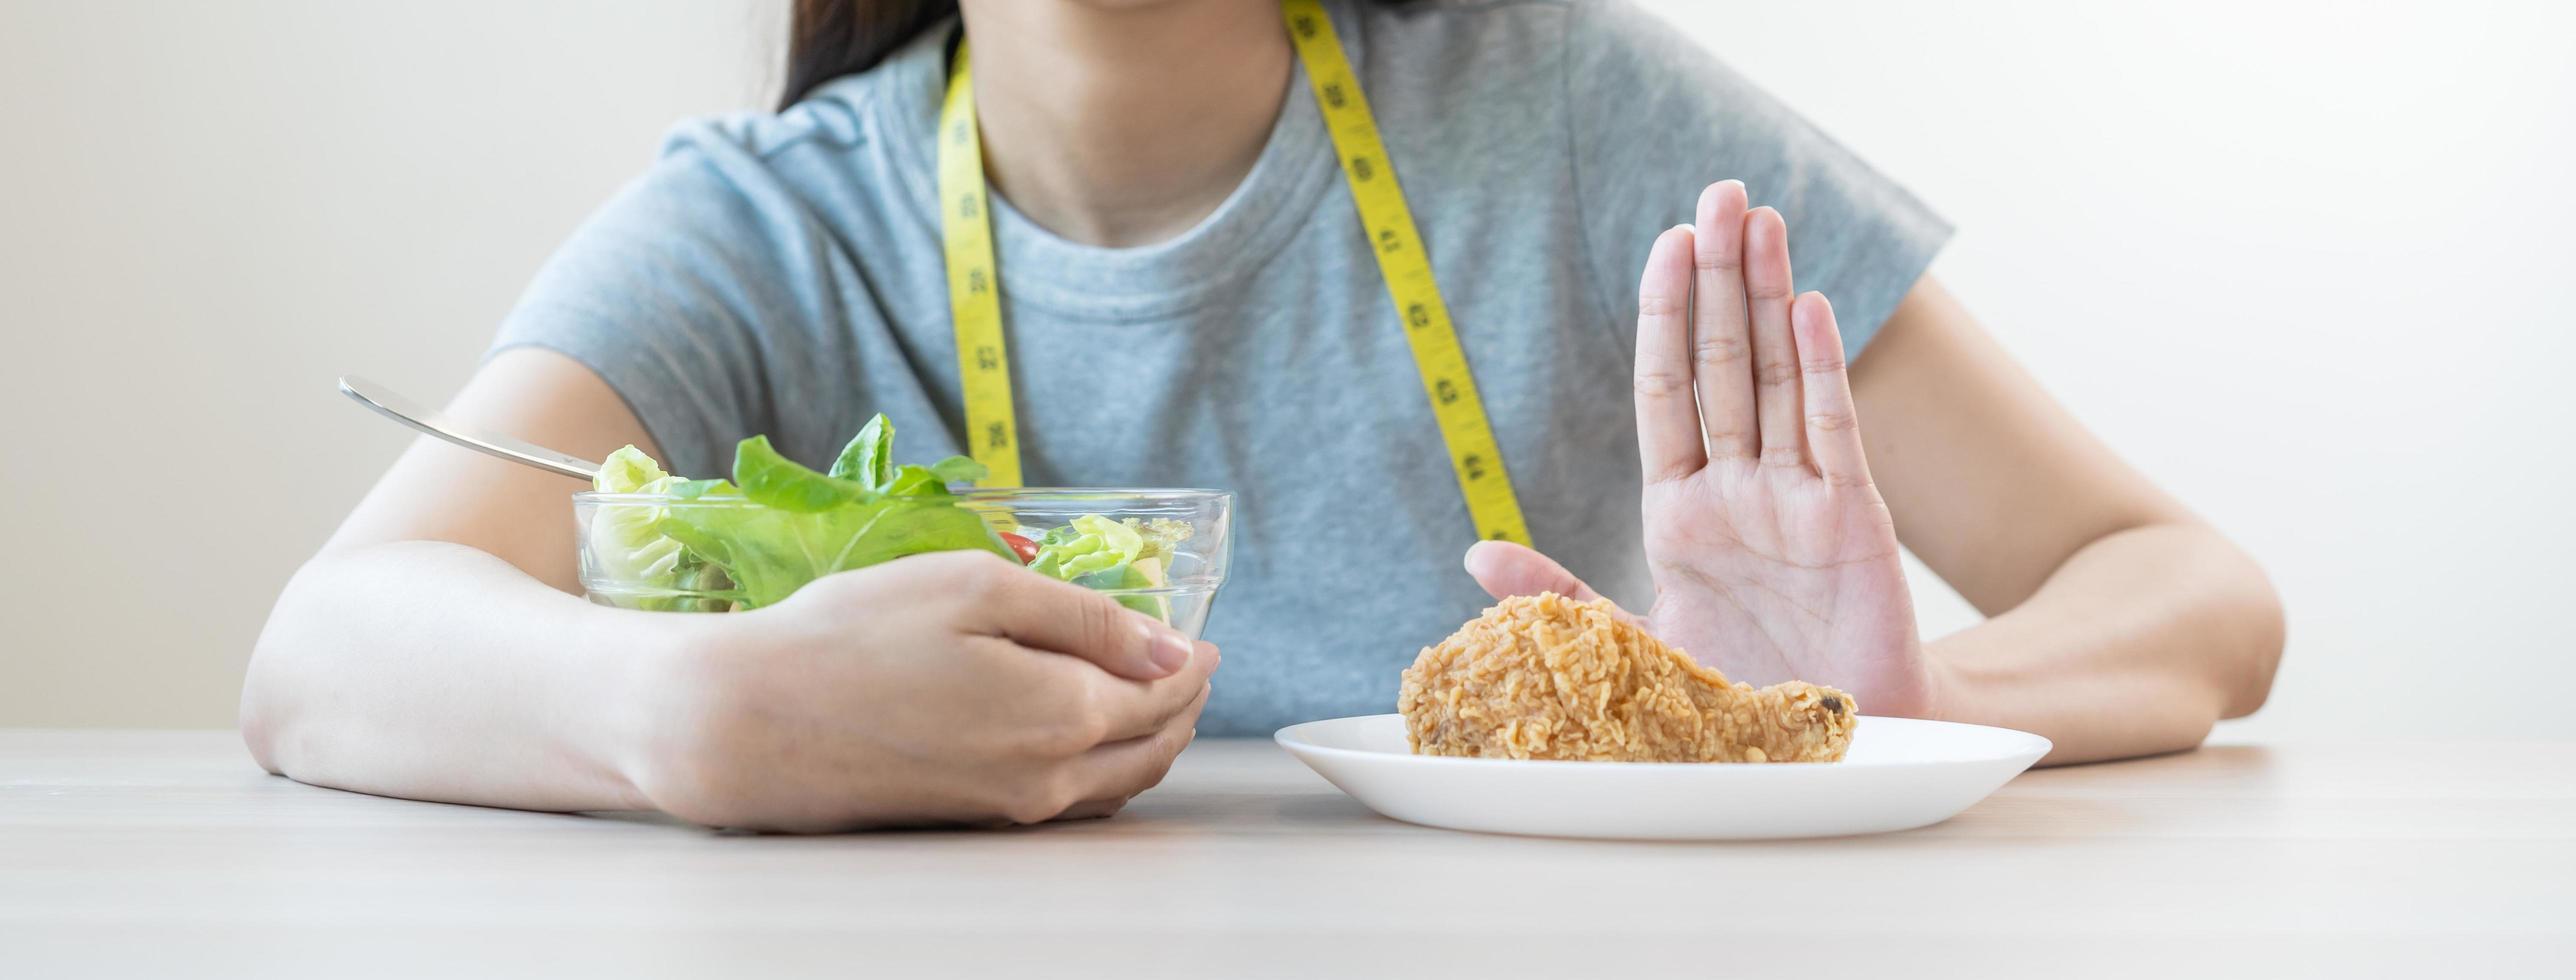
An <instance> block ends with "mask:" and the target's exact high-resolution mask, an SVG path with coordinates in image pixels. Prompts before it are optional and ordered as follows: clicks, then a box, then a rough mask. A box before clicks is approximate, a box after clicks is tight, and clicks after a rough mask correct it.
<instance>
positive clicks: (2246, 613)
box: [2209, 545, 2289, 718]
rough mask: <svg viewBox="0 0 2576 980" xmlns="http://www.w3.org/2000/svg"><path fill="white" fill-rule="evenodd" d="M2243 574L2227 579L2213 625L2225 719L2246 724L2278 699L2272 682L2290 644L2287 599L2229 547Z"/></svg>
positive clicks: (2221, 714)
mask: <svg viewBox="0 0 2576 980" xmlns="http://www.w3.org/2000/svg"><path fill="white" fill-rule="evenodd" d="M2227 548H2228V551H2229V553H2230V554H2231V556H2232V557H2233V558H2234V559H2235V562H2234V564H2235V565H2236V566H2237V569H2238V571H2237V573H2236V574H2234V575H2231V576H2227V577H2226V578H2225V579H2224V580H2223V581H2224V582H2225V585H2224V587H2222V588H2221V589H2220V590H2219V592H2218V594H2217V595H2216V596H2215V597H2213V599H2212V603H2213V605H2214V606H2215V608H2213V609H2211V610H2210V620H2209V621H2210V622H2211V623H2212V624H2213V625H2214V627H2215V629H2216V632H2217V634H2218V635H2216V636H2215V637H2213V639H2214V640H2215V641H2216V643H2215V644H2214V646H2215V648H2216V649H2217V650H2218V651H2220V660H2219V663H2218V667H2219V669H2218V671H2217V676H2216V677H2215V678H2214V680H2215V681H2216V682H2217V689H2218V694H2219V705H2220V710H2219V717H2220V718H2243V717H2245V716H2247V715H2250V714H2253V713H2254V712H2255V711H2257V710H2259V709H2261V708H2262V707H2263V703H2264V702H2265V701H2266V700H2269V699H2270V698H2271V696H2272V678H2273V676H2274V675H2275V674H2276V673H2278V672H2279V671H2280V668H2281V651H2282V649H2283V647H2284V645H2285V644H2286V643H2287V642H2288V634H2289V625H2288V618H2287V615H2286V614H2285V613H2284V612H2283V610H2282V608H2281V594H2280V592H2279V591H2277V590H2275V589H2274V588H2273V587H2272V580H2271V578H2270V577H2269V576H2266V575H2264V574H2263V569H2262V567H2261V566H2259V565H2256V564H2255V563H2254V559H2253V558H2252V557H2250V556H2247V555H2246V554H2245V553H2244V552H2242V551H2238V550H2237V549H2236V548H2235V546H2234V545H2227Z"/></svg>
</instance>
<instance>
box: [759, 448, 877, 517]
mask: <svg viewBox="0 0 2576 980" xmlns="http://www.w3.org/2000/svg"><path fill="white" fill-rule="evenodd" d="M733 482H734V483H735V484H737V485H739V486H741V487H742V495H743V496H745V497H749V498H751V502H752V503H755V504H759V505H761V506H763V507H775V508H778V509H779V510H786V511H795V512H797V513H806V514H810V513H814V512H817V511H825V510H830V509H832V508H835V507H840V506H843V505H846V504H853V503H858V502H860V501H862V500H865V499H867V498H868V497H869V496H872V493H871V491H870V490H869V489H868V487H867V486H865V485H864V484H860V483H857V482H854V481H850V480H844V479H840V478H838V477H832V476H826V475H824V474H821V473H816V472H814V471H813V470H809V469H806V468H805V466H804V464H802V463H798V462H797V461H795V460H792V459H789V458H787V457H785V456H782V455H780V454H779V452H778V450H777V449H776V448H774V447H772V446H770V444H769V437H768V436H753V437H751V438H749V439H745V440H743V441H742V444H741V445H739V446H736V447H734V453H733Z"/></svg>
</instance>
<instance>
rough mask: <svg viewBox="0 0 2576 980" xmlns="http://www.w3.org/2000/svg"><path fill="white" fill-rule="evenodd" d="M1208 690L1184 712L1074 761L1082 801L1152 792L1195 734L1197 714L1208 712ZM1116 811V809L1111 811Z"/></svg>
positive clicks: (1199, 693)
mask: <svg viewBox="0 0 2576 980" xmlns="http://www.w3.org/2000/svg"><path fill="white" fill-rule="evenodd" d="M1207 694H1208V692H1207V688H1206V686H1204V685H1202V686H1201V687H1200V688H1199V692H1198V696H1197V697H1196V698H1193V699H1192V700H1191V701H1190V702H1189V703H1188V704H1186V705H1184V706H1183V710H1181V711H1179V712H1176V713H1174V714H1173V715H1172V716H1171V717H1170V718H1167V719H1164V722H1163V724H1162V725H1160V726H1157V727H1155V728H1153V729H1151V730H1149V731H1147V732H1145V733H1143V734H1141V735H1139V736H1137V737H1135V738H1129V739H1124V740H1121V741H1116V742H1110V743H1108V744H1105V745H1102V746H1100V747H1098V748H1095V749H1092V750H1091V751H1089V752H1085V753H1083V754H1082V756H1081V757H1080V758H1077V759H1075V760H1073V762H1072V763H1071V765H1072V767H1073V773H1074V779H1075V781H1076V783H1077V784H1079V785H1080V786H1081V787H1082V792H1081V793H1080V794H1079V795H1080V798H1082V799H1085V800H1102V799H1119V800H1124V799H1125V798H1127V797H1131V796H1134V795H1136V794H1138V793H1142V792H1144V791H1146V790H1148V789H1152V788H1153V787H1154V784H1155V783H1159V782H1162V781H1163V775H1164V773H1166V772H1169V771H1170V770H1171V768H1172V759H1173V758H1174V757H1176V756H1179V755H1180V754H1181V750H1182V749H1185V748H1188V747H1189V744H1190V740H1191V739H1192V738H1193V737H1195V736H1196V735H1197V734H1198V725H1199V712H1200V711H1202V710H1205V709H1206V708H1207ZM1111 809H1112V810H1115V809H1116V808H1115V807H1111Z"/></svg>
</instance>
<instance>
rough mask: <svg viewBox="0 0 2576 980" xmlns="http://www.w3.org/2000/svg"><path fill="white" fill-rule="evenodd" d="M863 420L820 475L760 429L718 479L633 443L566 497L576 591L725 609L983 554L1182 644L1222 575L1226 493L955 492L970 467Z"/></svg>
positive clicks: (980, 471) (976, 466)
mask: <svg viewBox="0 0 2576 980" xmlns="http://www.w3.org/2000/svg"><path fill="white" fill-rule="evenodd" d="M893 446H894V425H893V423H891V422H889V421H888V420H887V419H886V417H885V416H883V415H878V416H876V417H875V418H873V419H871V420H869V422H868V424H867V425H866V426H865V427H864V428H862V429H860V430H859V434H858V436H857V437H856V438H853V439H851V440H850V444H849V446H848V447H847V448H845V449H843V450H842V451H841V454H840V456H839V458H837V459H835V460H834V461H833V463H832V465H831V467H830V469H828V470H825V471H816V470H814V469H811V468H808V467H806V466H804V465H803V464H800V463H797V462H796V461H794V460H791V459H788V458H787V457H786V456H784V455H782V454H780V453H779V452H778V451H777V450H776V449H775V448H774V447H772V446H771V445H770V442H769V439H768V437H766V436H753V437H751V438H749V439H745V440H743V441H742V443H741V444H740V445H739V446H737V447H736V449H735V452H734V462H733V474H732V476H731V478H730V479H690V478H683V477H680V476H676V475H674V474H671V473H668V472H665V471H664V470H663V469H662V467H661V464H659V463H658V462H656V461H654V459H653V458H652V457H650V456H648V455H646V454H645V453H644V452H643V451H642V450H639V449H637V448H635V447H633V446H628V447H626V448H623V449H620V450H618V451H617V452H615V453H612V454H610V455H609V457H608V459H607V460H606V461H605V462H604V463H603V464H602V465H601V467H600V471H599V476H598V478H597V479H596V480H595V481H594V483H593V488H592V490H590V491H589V492H586V493H578V494H574V495H573V509H574V517H575V520H576V521H577V523H578V528H577V530H578V532H579V540H580V547H581V556H580V557H581V582H582V587H583V588H584V589H585V590H586V591H587V592H588V593H589V595H590V598H591V601H593V602H598V603H603V604H606V605H612V606H619V607H623V608H629V609H644V610H657V611H672V612H732V611H738V610H747V609H757V608H760V607H762V606H767V605H772V604H774V603H777V602H778V601H779V600H782V599H785V598H787V597H788V596H789V595H792V594H794V593H795V591H796V590H797V589H800V588H803V587H804V586H805V584H806V583H808V582H812V581H814V580H815V579H818V578H822V577H823V576H825V575H830V574H832V573H834V572H841V571H848V570H850V569H854V568H865V567H867V566H870V565H875V564H878V563H881V562H888V561H893V560H895V559H897V558H902V557H905V556H908V555H917V554H924V553H927V552H934V551H985V552H990V553H992V554H993V555H995V556H997V557H1001V558H1006V559H1009V560H1011V561H1013V562H1016V563H1018V564H1020V565H1022V566H1024V567H1026V568H1027V569H1028V570H1029V571H1030V572H1031V573H1033V574H1038V575H1045V576H1048V577H1050V578H1055V579H1060V580H1062V581H1066V582H1071V583H1073V584H1076V585H1080V586H1084V587H1086V588H1091V589H1096V590H1099V591H1101V592H1104V593H1107V594H1109V595H1110V596H1112V597H1114V598H1116V599H1117V600H1118V602H1119V603H1120V604H1122V605H1125V606H1127V607H1128V608H1130V609H1134V610H1136V611H1138V612H1141V613H1144V614H1146V615H1149V616H1153V617H1155V618H1157V619H1160V620H1162V621H1164V622H1166V623H1169V624H1171V625H1172V626H1174V627H1175V628H1178V629H1180V630H1181V631H1182V632H1184V633H1187V634H1188V635H1190V636H1191V637H1192V638H1196V637H1197V636H1198V634H1199V630H1200V629H1201V627H1203V626H1204V625H1205V623H1206V619H1207V612H1208V608H1209V606H1210V604H1211V603H1212V602H1213V601H1214V599H1215V595H1216V591H1217V588H1218V587H1219V586H1220V585H1222V584H1223V583H1224V581H1225V572H1226V558H1227V555H1226V551H1227V545H1228V544H1229V541H1230V538H1231V536H1232V531H1231V527H1230V526H1229V518H1230V516H1231V510H1232V495H1231V494H1228V493H1224V492H1222V491H1215V490H1191V489H1027V490H1023V489H990V490H971V489H969V490H957V489H951V484H964V483H971V482H973V481H975V480H978V479H981V478H982V477H983V476H984V467H983V465H982V464H980V463H977V462H975V461H974V460H971V459H968V458H966V457H963V456H951V457H949V458H947V459H943V460H940V461H938V462H936V463H932V464H929V465H927V466H923V465H914V464H905V465H896V464H895V462H894V454H893Z"/></svg>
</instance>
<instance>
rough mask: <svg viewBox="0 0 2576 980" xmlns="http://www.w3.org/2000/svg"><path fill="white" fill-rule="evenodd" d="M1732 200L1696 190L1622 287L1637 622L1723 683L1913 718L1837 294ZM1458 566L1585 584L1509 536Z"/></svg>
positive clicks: (1529, 587) (1882, 511)
mask: <svg viewBox="0 0 2576 980" xmlns="http://www.w3.org/2000/svg"><path fill="white" fill-rule="evenodd" d="M1745 204H1746V199H1745V190H1744V185H1743V184H1741V183H1738V182H1736V181H1731V180H1730V181H1724V182H1721V183H1718V184H1714V185H1711V186H1710V187H1709V188H1708V190H1707V191H1705V192H1703V193H1702V194H1701V195H1700V200H1699V211H1698V220H1697V221H1696V222H1695V224H1693V225H1684V226H1677V227H1674V228H1672V229H1670V230H1668V231H1666V232H1664V233H1663V235H1661V236H1660V237H1658V238H1656V239H1655V245H1654V251H1653V252H1652V254H1650V255H1649V256H1648V257H1647V259H1646V272H1645V277H1644V279H1643V281H1642V282H1641V283H1640V284H1639V286H1638V291H1637V292H1638V302H1637V305H1638V311H1637V371H1636V398H1637V444H1638V449H1639V452H1640V455H1641V456H1642V457H1643V462H1644V468H1645V469H1644V475H1645V502H1644V512H1645V536H1646V538H1645V550H1646V559H1647V562H1648V564H1649V566H1650V568H1651V570H1652V572H1653V575H1654V581H1655V601H1654V606H1653V608H1652V609H1651V610H1650V611H1649V612H1648V613H1647V615H1646V616H1645V617H1643V618H1642V619H1641V620H1640V621H1639V622H1640V625H1643V626H1644V627H1645V628H1646V629H1648V630H1650V631H1652V632H1653V633H1654V634H1655V635H1656V636H1658V637H1660V638H1662V639H1663V640H1664V641H1665V642H1667V643H1670V644H1673V645H1674V646H1677V647H1680V648H1682V649H1684V650H1686V651H1689V652H1690V654H1691V655H1692V656H1693V657H1695V658H1696V659H1698V660H1699V661H1701V662H1702V663H1706V664H1709V665H1711V666H1714V667H1717V668H1718V669H1720V670H1722V671H1724V672H1725V673H1726V675H1727V676H1728V677H1729V678H1730V679H1734V680H1740V681H1746V682H1749V683H1752V684H1755V685H1762V684H1770V683H1775V682H1778V681H1783V680H1790V679H1797V680H1804V681H1810V682H1813V683H1818V684H1829V685H1832V686H1835V687H1840V688H1843V689H1845V690H1847V691H1849V692H1851V693H1852V695H1853V696H1854V697H1855V699H1856V700H1858V701H1859V702H1860V704H1861V705H1862V706H1863V707H1864V708H1865V709H1866V710H1868V711H1869V712H1870V713H1871V714H1891V715H1924V714H1929V713H1930V712H1931V710H1932V703H1931V702H1932V683H1931V675H1930V671H1929V669H1928V668H1927V665H1926V663H1925V661H1924V657H1923V648H1922V643H1921V641H1920V640H1919V638H1918V637H1917V634H1916V631H1915V630H1916V627H1915V623H1914V603H1913V599H1912V597H1911V596H1910V595H1909V594H1908V592H1907V590H1906V585H1905V573H1904V569H1903V567H1902V565H1901V564H1900V560H1899V558H1898V554H1899V553H1898V551H1897V543H1896V529H1895V525H1894V523H1893V521H1892V520H1891V519H1890V517H1889V515H1888V510H1887V503H1886V501H1884V500H1882V499H1881V498H1880V497H1879V494H1878V488H1877V486H1876V485H1875V484H1873V483H1872V482H1871V481H1870V476H1869V464H1868V461H1867V460H1866V459H1864V458H1863V457H1862V453H1861V439H1860V430H1859V428H1858V418H1857V416H1856V414H1855V412H1854V410H1853V407H1852V395H1851V382H1850V378H1849V376H1848V375H1847V374H1846V372H1845V370H1844V362H1843V349H1842V338H1841V335H1840V334H1839V333H1838V332H1837V330H1836V327H1835V324H1834V311H1833V307H1832V306H1830V305H1829V304H1827V303H1826V302H1825V298H1824V296H1822V295H1820V294H1817V293H1807V294H1805V295H1798V294H1797V293H1795V292H1794V290H1793V289H1792V287H1791V280H1790V275H1789V243H1788V227H1787V225H1786V224H1784V223H1783V222H1782V220H1781V218H1780V214H1779V212H1777V211H1774V210H1772V209H1770V208H1767V207H1765V208H1756V209H1753V210H1751V211H1747V210H1746V207H1745ZM1693 311H1696V316H1694V315H1693ZM1467 568H1468V571H1469V572H1470V573H1472V574H1473V575H1475V577H1476V579H1477V581H1478V582H1479V583H1481V584H1483V585H1484V587H1485V589H1486V591H1489V592H1492V593H1493V594H1494V595H1496V596H1506V595H1518V594H1527V593H1532V592H1540V591H1554V592H1557V593H1559V594H1563V595H1568V596H1572V597H1575V598H1580V599H1591V598H1595V597H1596V596H1597V593H1594V592H1593V591H1592V589H1591V588H1589V587H1587V586H1585V585H1584V584H1583V583H1582V582H1581V581H1579V580H1577V579H1576V578H1575V577H1574V575H1573V574H1572V573H1570V572H1568V571H1566V570H1565V568H1564V567H1563V566H1561V565H1559V564H1557V563H1556V562H1554V561H1552V560H1550V559H1548V558H1547V557H1545V556H1543V555H1541V554H1539V553H1538V552H1535V551H1532V550H1530V549H1527V548H1523V547H1520V546H1518V545H1513V544H1506V543H1502V542H1490V541H1489V542H1484V543H1481V544H1479V545H1477V546H1476V547H1475V548H1473V549H1471V550H1469V552H1468V553H1467Z"/></svg>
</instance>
